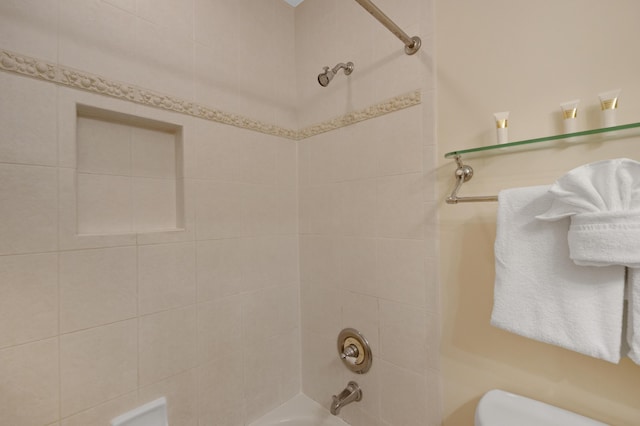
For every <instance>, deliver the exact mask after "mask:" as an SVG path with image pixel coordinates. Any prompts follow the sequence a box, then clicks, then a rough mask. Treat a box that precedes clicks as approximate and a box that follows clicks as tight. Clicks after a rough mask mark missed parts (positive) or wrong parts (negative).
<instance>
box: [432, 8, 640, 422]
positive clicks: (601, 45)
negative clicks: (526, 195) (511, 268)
mask: <svg viewBox="0 0 640 426" xmlns="http://www.w3.org/2000/svg"><path fill="white" fill-rule="evenodd" d="M638 16H640V4H638V3H637V2H635V1H632V0H626V1H623V0H616V1H612V2H599V1H580V0H571V1H562V2H557V1H551V0H544V1H536V2H524V1H519V2H510V1H505V0H489V1H484V2H474V1H462V0H456V1H451V0H440V1H437V2H436V23H437V28H436V34H437V37H436V57H437V61H438V64H437V92H438V93H437V103H438V106H437V115H438V118H437V135H438V150H439V154H438V155H439V157H440V160H439V168H438V188H439V196H440V199H441V200H443V199H444V198H445V196H446V195H447V193H448V192H449V191H450V190H451V188H452V184H453V172H454V170H455V165H454V163H453V162H452V161H449V160H445V159H443V158H442V157H443V155H444V153H445V152H449V151H453V150H456V149H462V148H471V147H475V146H483V145H488V144H493V143H494V142H495V130H494V124H493V116H492V114H493V113H494V112H497V111H505V110H509V111H511V115H510V119H509V126H510V129H509V132H510V139H511V140H519V139H528V138H533V137H538V136H546V135H551V134H555V133H560V132H561V121H560V114H559V103H561V102H564V101H567V100H571V99H576V98H580V99H581V103H580V110H579V120H580V122H579V125H580V130H586V129H590V128H596V127H599V126H600V125H601V122H600V111H599V110H598V97H597V94H598V93H599V92H602V91H605V90H609V89H615V88H622V95H621V99H620V109H619V111H618V121H619V123H620V124H623V123H629V122H634V121H638V119H639V118H640V117H639V116H638V112H639V111H640V80H638V78H637V76H638V70H639V69H640V59H638V56H637V55H634V54H633V52H634V50H636V48H637V40H638V39H639V37H640V27H638V25H637V22H636V20H637V17H638ZM634 143H637V139H635V140H619V141H615V142H610V143H606V144H604V143H595V144H580V145H575V146H571V147H568V146H565V145H562V146H559V147H557V148H548V149H543V150H537V151H530V152H526V153H513V154H506V155H497V156H493V157H489V158H487V159H476V160H469V164H471V165H472V166H473V167H474V169H475V172H476V175H475V177H474V178H473V180H472V181H470V182H469V183H467V184H465V186H464V188H463V195H473V194H484V193H487V194H496V193H497V192H498V191H499V190H500V189H504V188H511V187H518V186H528V185H538V184H545V183H552V182H553V181H554V180H555V179H556V178H557V177H559V176H561V175H562V174H564V173H565V172H567V171H568V170H570V169H571V168H574V167H576V166H579V165H581V164H584V163H588V162H590V161H595V160H599V159H606V158H615V157H619V156H626V157H629V158H633V159H636V160H639V159H640V149H638V148H637V145H634ZM496 208H497V205H496V204H492V203H487V204H461V205H455V206H450V205H446V204H444V202H442V201H441V204H440V208H439V214H440V232H441V234H440V237H441V243H440V245H441V251H440V254H441V260H440V268H441V288H442V294H443V318H442V323H443V328H442V351H441V356H442V363H443V382H444V419H445V420H444V424H446V425H451V426H462V425H471V424H473V412H474V409H475V405H476V403H477V402H478V400H479V398H480V397H481V396H482V394H483V393H484V392H486V391H488V390H489V389H492V388H502V389H506V390H509V391H513V392H517V393H520V394H523V395H526V396H529V397H533V398H536V399H540V400H543V401H545V402H549V403H553V404H555V405H558V406H561V407H564V408H567V409H570V410H573V411H576V412H580V413H582V414H584V415H588V416H591V417H593V418H596V419H599V420H601V421H605V422H609V423H611V424H614V425H637V424H638V422H639V419H640V404H639V403H638V398H637V395H638V391H640V367H639V366H637V365H635V364H633V363H632V362H631V361H630V360H628V359H623V361H622V362H621V363H620V364H619V365H614V364H610V363H607V362H605V361H600V360H597V359H593V358H589V357H586V356H583V355H579V354H577V353H573V352H570V351H567V350H565V349H561V348H557V347H554V346H550V345H546V344H543V343H539V342H536V341H533V340H528V339H525V338H523V337H520V336H517V335H515V334H510V333H507V332H505V331H502V330H499V329H497V328H493V327H491V326H490V325H489V318H490V314H491V309H492V302H493V299H492V298H493V279H494V267H493V262H494V259H493V243H494V238H495V227H496V225H495V219H496Z"/></svg>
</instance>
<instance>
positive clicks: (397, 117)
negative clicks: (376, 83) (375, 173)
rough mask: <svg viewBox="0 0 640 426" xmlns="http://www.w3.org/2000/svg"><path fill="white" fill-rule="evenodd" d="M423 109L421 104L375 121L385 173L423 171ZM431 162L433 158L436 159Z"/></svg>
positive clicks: (379, 159)
mask: <svg viewBox="0 0 640 426" xmlns="http://www.w3.org/2000/svg"><path fill="white" fill-rule="evenodd" d="M396 93H403V92H396ZM422 108H423V107H422V106H421V105H416V106H414V107H411V108H406V109H403V110H400V111H397V112H394V113H392V114H388V115H386V116H385V117H384V118H383V119H380V120H373V126H372V133H373V134H372V135H371V136H372V138H373V139H374V140H375V143H376V145H377V146H376V150H377V153H378V163H379V167H380V168H379V171H380V174H381V175H383V176H388V175H395V174H401V173H414V172H421V171H422V150H423V144H424V136H423V132H422V128H423V126H424V124H423V116H424V113H423V110H422ZM429 161H430V162H431V161H433V158H430V159H429ZM425 186H427V185H425Z"/></svg>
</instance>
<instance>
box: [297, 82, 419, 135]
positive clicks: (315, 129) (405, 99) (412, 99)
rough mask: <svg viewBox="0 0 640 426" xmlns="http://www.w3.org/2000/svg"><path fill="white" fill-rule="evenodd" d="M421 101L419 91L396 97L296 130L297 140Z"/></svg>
mask: <svg viewBox="0 0 640 426" xmlns="http://www.w3.org/2000/svg"><path fill="white" fill-rule="evenodd" d="M421 101H422V97H421V93H420V91H419V90H416V91H414V92H411V93H407V94H404V95H400V96H396V97H395V98H392V99H389V100H387V101H385V102H381V103H379V104H375V105H372V106H370V107H367V108H365V109H362V110H359V111H353V112H350V113H348V114H345V115H342V116H340V117H336V118H334V119H332V120H328V121H323V122H322V123H319V124H314V125H311V126H308V127H305V128H303V129H301V130H298V139H305V138H309V137H311V136H315V135H318V134H320V133H324V132H330V131H331V130H336V129H339V128H340V127H345V126H350V125H352V124H356V123H359V122H361V121H364V120H369V119H371V118H375V117H380V116H381V115H385V114H389V113H391V112H395V111H399V110H401V109H404V108H409V107H410V106H414V105H418V104H420V102H421Z"/></svg>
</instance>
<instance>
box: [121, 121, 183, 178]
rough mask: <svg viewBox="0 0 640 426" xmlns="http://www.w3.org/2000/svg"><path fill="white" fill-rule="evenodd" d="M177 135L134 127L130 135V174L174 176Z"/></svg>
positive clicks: (160, 176) (157, 176) (158, 176)
mask: <svg viewBox="0 0 640 426" xmlns="http://www.w3.org/2000/svg"><path fill="white" fill-rule="evenodd" d="M176 137H177V135H176V134H175V133H170V132H162V131H159V130H152V129H145V128H141V127H135V128H133V129H132V135H131V163H132V168H131V170H132V176H137V177H154V178H165V179H169V178H173V179H175V178H176V175H177V173H176V172H177V166H176V161H177V159H178V153H177V149H178V148H179V146H178V143H177V141H176Z"/></svg>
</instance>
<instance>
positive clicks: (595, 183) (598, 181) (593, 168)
mask: <svg viewBox="0 0 640 426" xmlns="http://www.w3.org/2000/svg"><path fill="white" fill-rule="evenodd" d="M550 192H551V194H552V195H553V197H554V200H553V203H552V205H551V206H550V208H549V209H548V210H547V211H546V212H544V213H543V214H541V215H539V216H538V218H539V219H542V220H558V219H561V218H565V217H571V226H570V228H569V232H568V243H569V251H570V257H571V259H572V260H573V261H574V262H575V263H576V264H578V265H593V266H604V265H625V266H629V267H631V268H640V163H638V162H637V161H633V160H630V159H627V158H618V159H615V160H604V161H598V162H596V163H591V164H586V165H584V166H580V167H578V168H575V169H573V170H571V171H570V172H568V173H567V174H565V175H564V176H562V177H561V178H560V179H558V180H557V181H556V182H555V183H554V184H553V185H552V186H551V189H550Z"/></svg>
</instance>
